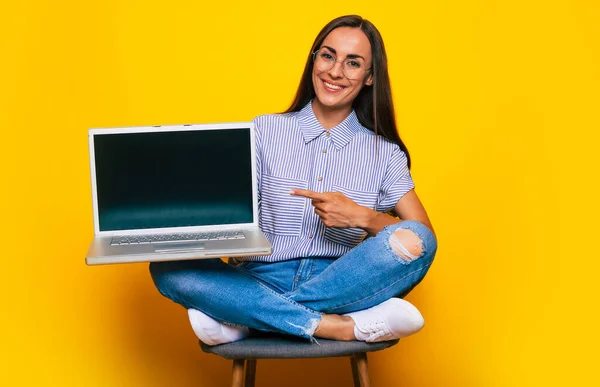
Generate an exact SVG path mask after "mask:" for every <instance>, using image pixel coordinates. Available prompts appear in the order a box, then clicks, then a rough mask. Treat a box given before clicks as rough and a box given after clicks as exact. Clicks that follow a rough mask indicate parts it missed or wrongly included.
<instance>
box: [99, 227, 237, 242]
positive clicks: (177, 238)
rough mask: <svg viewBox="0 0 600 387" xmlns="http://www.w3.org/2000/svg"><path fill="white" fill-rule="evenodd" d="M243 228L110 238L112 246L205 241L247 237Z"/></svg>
mask: <svg viewBox="0 0 600 387" xmlns="http://www.w3.org/2000/svg"><path fill="white" fill-rule="evenodd" d="M245 238H246V237H245V236H244V233H243V232H242V230H226V231H212V232H199V233H181V234H160V235H127V236H115V237H112V239H111V240H110V244H111V245H112V246H117V245H118V246H122V245H143V244H149V243H179V242H203V241H220V240H227V239H229V240H231V239H245Z"/></svg>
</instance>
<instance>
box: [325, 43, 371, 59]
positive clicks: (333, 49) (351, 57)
mask: <svg viewBox="0 0 600 387" xmlns="http://www.w3.org/2000/svg"><path fill="white" fill-rule="evenodd" d="M323 47H325V48H326V49H328V50H329V51H331V52H332V53H334V54H337V52H336V51H335V48H333V47H329V46H321V48H323ZM348 58H350V59H356V58H360V59H362V60H364V61H365V62H366V61H367V60H366V59H365V58H363V57H362V56H361V55H358V54H348V55H346V59H348Z"/></svg>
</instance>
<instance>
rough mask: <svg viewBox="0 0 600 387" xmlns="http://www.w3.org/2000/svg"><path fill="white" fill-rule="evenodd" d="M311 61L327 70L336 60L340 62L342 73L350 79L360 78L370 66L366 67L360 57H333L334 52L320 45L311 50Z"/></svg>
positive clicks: (319, 67) (321, 68)
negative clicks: (316, 48) (313, 50)
mask: <svg viewBox="0 0 600 387" xmlns="http://www.w3.org/2000/svg"><path fill="white" fill-rule="evenodd" d="M313 61H314V63H315V66H316V67H317V68H318V69H319V70H321V71H329V70H331V69H332V68H333V66H335V64H336V63H337V62H340V63H342V73H343V74H344V76H345V77H346V78H348V79H350V80H356V79H361V78H363V77H364V76H365V74H366V73H367V71H369V70H371V68H367V65H366V63H365V61H364V60H363V59H362V58H346V59H344V60H342V61H339V60H337V58H336V57H335V54H334V53H333V52H331V50H329V49H327V48H326V47H321V48H320V49H318V50H317V51H315V52H313Z"/></svg>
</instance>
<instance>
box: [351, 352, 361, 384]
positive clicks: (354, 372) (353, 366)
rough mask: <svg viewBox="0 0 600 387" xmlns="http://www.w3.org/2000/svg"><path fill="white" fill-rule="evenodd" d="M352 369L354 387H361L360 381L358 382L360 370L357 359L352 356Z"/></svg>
mask: <svg viewBox="0 0 600 387" xmlns="http://www.w3.org/2000/svg"><path fill="white" fill-rule="evenodd" d="M350 367H352V380H354V387H360V381H359V380H358V369H357V368H356V358H355V357H354V356H350Z"/></svg>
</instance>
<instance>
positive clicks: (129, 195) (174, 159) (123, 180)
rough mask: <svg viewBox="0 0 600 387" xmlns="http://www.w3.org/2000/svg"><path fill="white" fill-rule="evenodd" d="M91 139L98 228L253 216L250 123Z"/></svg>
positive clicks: (203, 223)
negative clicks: (242, 125)
mask: <svg viewBox="0 0 600 387" xmlns="http://www.w3.org/2000/svg"><path fill="white" fill-rule="evenodd" d="M93 141H94V154H95V168H96V190H97V198H98V220H99V229H100V231H116V230H132V229H148V228H164V227H186V226H209V225H224V224H237V223H252V221H253V218H252V215H253V211H252V210H253V207H252V165H251V157H252V156H251V133H250V128H240V129H226V130H223V129H220V130H217V129H215V130H185V131H170V132H148V133H119V134H101V135H98V134H97V135H95V136H94V139H93Z"/></svg>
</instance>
